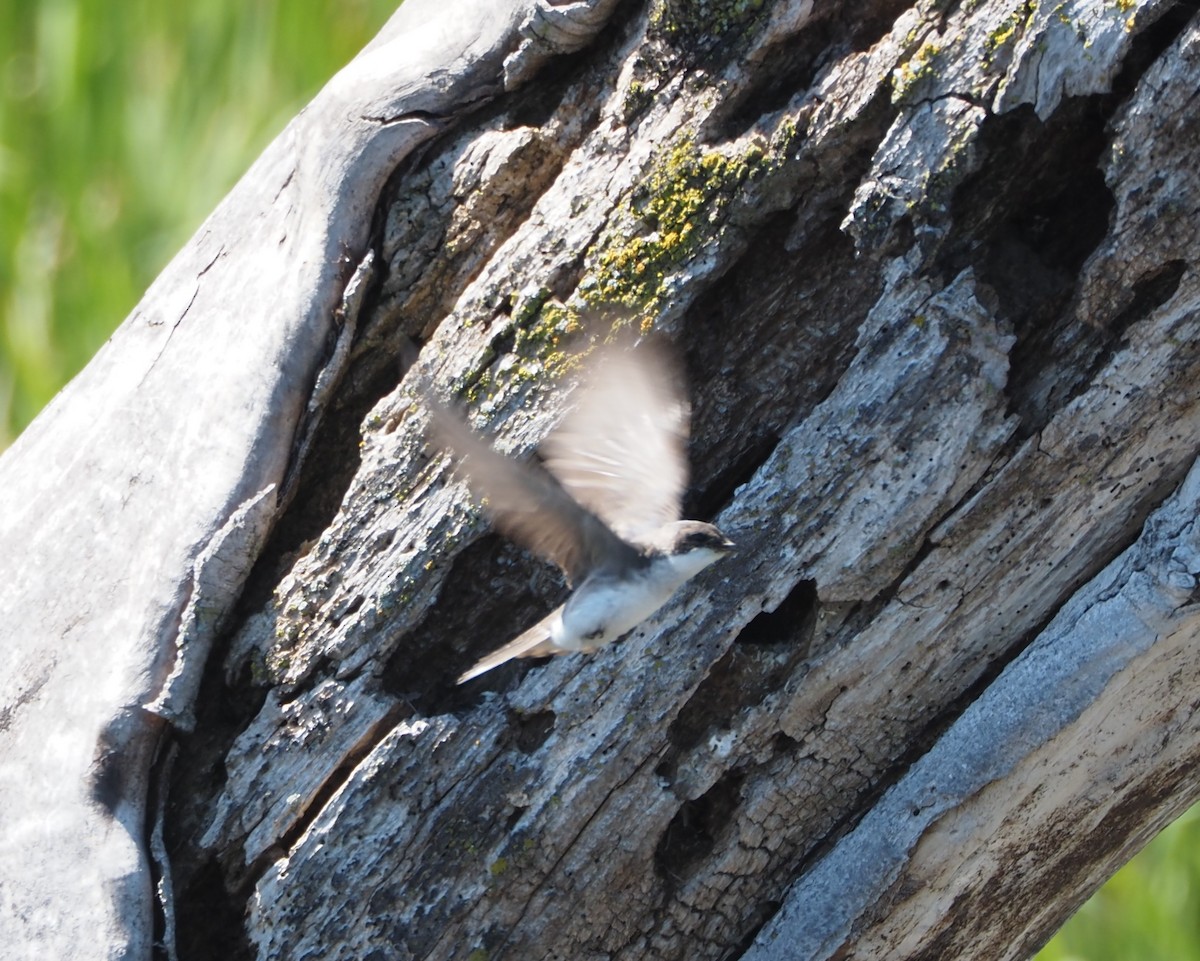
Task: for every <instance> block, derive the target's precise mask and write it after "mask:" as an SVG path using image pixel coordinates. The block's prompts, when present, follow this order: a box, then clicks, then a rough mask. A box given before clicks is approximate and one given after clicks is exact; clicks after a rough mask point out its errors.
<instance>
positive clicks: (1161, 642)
mask: <svg viewBox="0 0 1200 961" xmlns="http://www.w3.org/2000/svg"><path fill="white" fill-rule="evenodd" d="M1198 80H1200V22H1198V18H1197V17H1196V16H1195V14H1194V7H1193V6H1191V5H1185V4H1179V3H1171V2H1162V0H1146V2H1136V0H1122V2H1119V3H1113V2H1102V0H1077V2H1067V3H1062V4H1057V5H1053V6H1052V5H1048V4H1014V3H1008V4H1005V3H1002V2H999V0H977V2H970V3H962V4H953V3H939V2H930V3H920V4H916V5H914V6H912V7H909V6H908V5H907V4H905V3H903V2H886V0H877V2H868V3H866V4H858V5H848V4H826V5H819V4H812V3H810V2H804V0H773V2H772V0H755V2H739V3H732V2H729V3H726V2H715V0H714V2H709V3H704V4H702V3H696V2H684V0H657V2H654V3H650V4H641V3H625V4H620V5H618V4H616V3H615V0H590V2H587V0H581V2H578V3H570V4H567V3H559V4H553V3H551V2H548V0H507V2H497V0H439V2H437V3H435V2H433V0H407V2H406V3H405V4H404V6H403V7H402V8H401V10H400V12H399V13H398V14H397V16H396V17H395V18H393V20H392V22H391V23H389V25H388V26H387V27H386V28H385V29H384V31H383V33H382V34H381V35H380V37H379V38H377V39H376V40H375V41H374V42H373V43H372V44H371V45H370V46H369V47H368V48H367V49H366V50H365V51H364V52H363V54H362V55H361V56H360V57H359V58H357V59H356V60H355V61H354V62H353V63H352V64H350V65H349V66H348V67H347V68H346V70H345V71H343V72H342V73H341V74H339V75H338V76H337V77H336V78H335V79H334V80H333V81H332V82H331V84H330V85H329V87H327V88H326V90H325V91H323V92H322V93H321V95H319V96H318V98H317V99H316V100H315V101H314V102H313V104H311V105H310V107H309V108H308V109H307V110H306V111H305V112H303V113H302V114H301V115H300V116H299V117H298V118H297V119H296V120H295V121H294V122H293V123H292V125H291V126H289V128H288V129H287V130H286V131H285V132H284V134H283V135H281V137H280V138H279V140H278V141H276V143H275V144H273V145H272V147H271V148H270V149H269V150H268V151H267V153H266V154H264V156H263V157H262V158H261V159H260V161H259V162H258V163H257V164H256V165H255V166H254V167H253V168H252V169H251V171H250V172H249V173H248V174H247V176H246V178H245V180H243V182H242V183H241V184H240V185H239V186H238V187H237V188H236V189H235V190H234V191H233V193H232V194H231V195H230V197H229V198H227V200H226V201H225V202H224V203H223V204H222V205H221V207H220V208H218V210H217V211H216V212H215V213H214V214H213V216H212V217H211V218H210V219H209V221H208V222H207V223H206V224H205V225H204V227H202V228H201V230H200V232H199V233H198V234H197V236H196V238H195V239H194V240H193V241H192V243H191V244H190V245H189V246H188V247H187V248H186V249H185V250H184V251H183V252H182V253H181V254H180V255H179V257H178V258H176V260H175V261H174V262H173V263H172V264H171V265H170V267H168V269H167V271H165V272H164V274H163V276H162V277H161V278H160V279H159V280H158V281H157V282H156V284H155V285H154V287H152V288H151V290H150V292H149V293H148V294H147V297H146V299H145V300H144V301H143V303H142V304H141V305H140V306H139V307H138V309H137V310H135V312H134V314H133V315H132V316H131V317H130V319H129V320H128V321H127V322H126V323H125V325H124V326H123V327H122V328H121V329H120V330H119V331H118V333H117V334H116V335H114V338H113V340H112V341H111V342H110V343H109V344H108V345H107V346H106V347H105V349H104V350H103V351H102V352H101V353H100V355H98V356H97V358H96V360H95V361H93V363H92V364H91V365H90V366H89V367H88V369H87V370H86V371H84V373H83V374H81V375H80V377H79V378H77V379H76V381H75V382H73V383H72V384H71V385H70V386H69V387H68V388H67V390H66V391H64V393H63V394H62V395H61V396H60V397H59V398H58V399H57V400H56V402H55V403H54V404H53V405H51V407H50V408H49V409H48V410H47V411H46V412H45V413H44V414H43V415H42V417H40V418H39V419H38V421H36V422H35V423H34V424H33V425H32V426H31V427H30V428H29V430H28V431H27V432H26V433H25V435H24V436H23V437H22V438H21V439H20V440H19V441H18V443H17V444H16V445H14V447H13V448H12V449H10V451H9V452H8V453H7V454H6V455H5V457H4V459H3V461H0V489H2V490H4V492H5V500H6V506H5V511H4V515H3V517H2V518H0V543H2V544H3V545H4V554H3V556H4V557H5V558H7V561H8V563H7V565H6V568H7V569H6V573H5V577H4V578H3V584H0V610H2V611H4V618H3V625H4V626H3V627H2V628H0V631H3V635H4V637H3V640H4V644H5V649H6V650H7V651H8V652H9V662H10V663H11V664H13V665H14V668H13V669H12V671H10V672H6V675H5V677H4V679H3V681H2V682H0V684H2V686H0V691H2V692H3V700H2V701H0V703H2V704H3V705H4V707H3V708H2V709H0V759H3V766H2V767H0V790H2V791H3V793H4V798H5V808H6V810H5V811H4V813H3V814H2V815H0V818H2V820H0V840H2V845H0V942H3V943H5V944H6V945H15V946H16V947H15V948H13V949H12V950H10V951H9V952H8V956H12V957H39V958H40V957H51V956H53V957H60V958H71V959H74V958H92V957H110V956H120V952H121V951H124V952H126V953H125V955H124V956H127V957H130V958H149V957H151V956H152V955H154V954H155V953H156V952H157V953H158V954H160V955H162V956H167V957H178V958H180V959H182V961H196V959H208V958H235V959H236V958H252V957H257V958H263V959H265V958H306V957H320V958H327V959H340V958H345V959H351V958H354V959H361V958H421V959H426V958H429V959H433V958H438V959H441V958H446V959H451V958H472V959H483V958H488V959H496V958H546V959H550V958H571V959H601V958H604V959H608V958H630V959H632V958H637V959H645V958H664V959H666V958H689V959H691V958H713V959H720V958H729V957H736V958H742V959H754V961H766V959H783V958H787V959H810V958H811V959H817V958H832V957H838V958H847V957H863V958H868V957H869V958H877V957H886V958H895V959H904V958H924V957H929V958H934V957H937V958H942V957H961V958H979V959H985V958H986V959H992V958H997V959H999V958H1023V957H1026V956H1028V955H1029V954H1030V953H1032V952H1033V951H1034V950H1035V949H1036V948H1037V946H1038V945H1040V944H1041V943H1042V942H1043V941H1044V940H1045V939H1046V938H1047V937H1048V936H1049V935H1050V934H1051V933H1052V932H1053V931H1054V930H1055V928H1056V927H1057V926H1058V925H1059V924H1061V923H1062V921H1063V920H1064V919H1065V918H1066V917H1067V916H1068V915H1069V914H1070V913H1071V912H1072V911H1073V910H1074V908H1075V907H1076V906H1077V905H1078V904H1079V903H1080V902H1081V901H1082V900H1083V899H1084V898H1085V897H1086V896H1087V895H1088V894H1089V893H1090V892H1091V891H1092V890H1094V889H1095V888H1096V887H1097V886H1098V885H1099V884H1100V883H1101V882H1102V881H1103V880H1104V878H1105V877H1107V876H1108V875H1109V874H1111V873H1112V872H1113V871H1115V870H1116V868H1117V867H1119V866H1120V865H1121V864H1122V863H1123V862H1124V860H1125V859H1127V858H1128V857H1129V856H1130V855H1131V854H1132V853H1133V852H1134V851H1136V850H1137V849H1138V848H1139V847H1140V846H1141V845H1142V844H1144V843H1145V842H1146V841H1147V840H1148V839H1149V838H1150V837H1151V836H1152V835H1153V833H1154V832H1155V831H1157V830H1158V829H1159V828H1161V827H1162V826H1163V825H1164V824H1166V823H1167V822H1168V821H1169V820H1170V819H1171V818H1172V817H1174V816H1175V815H1177V814H1178V813H1180V812H1181V811H1182V810H1183V809H1184V808H1185V807H1186V806H1187V805H1188V804H1189V803H1190V802H1192V801H1194V800H1195V799H1196V798H1197V796H1198V795H1200V783H1198V780H1197V777H1196V774H1195V770H1196V767H1195V764H1196V760H1197V758H1198V757H1200V720H1198V718H1197V710H1198V707H1200V702H1198V701H1197V699H1196V695H1195V691H1196V690H1197V686H1198V684H1200V643H1198V642H1197V632H1198V629H1200V606H1198V605H1197V604H1196V603H1195V593H1196V590H1197V581H1196V578H1197V576H1198V575H1200V532H1197V531H1196V530H1195V523H1194V518H1195V517H1196V515H1197V513H1198V512H1200V468H1196V467H1195V464H1196V458H1197V452H1198V451H1200V396H1198V395H1197V392H1196V389H1195V385H1196V383H1197V382H1198V381H1200V310H1198V308H1200V277H1198V276H1197V272H1196V251H1197V245H1196V242H1195V227H1194V221H1195V211H1196V210H1197V209H1200V176H1198V175H1197V172H1196V171H1197V170H1200V122H1198V120H1200V117H1198V114H1197V102H1196V98H1195V90H1196V87H1197V82H1198ZM614 323H615V324H616V325H618V326H632V325H641V327H642V328H643V329H649V328H650V327H651V326H653V327H654V328H656V329H657V330H659V331H661V332H662V334H663V335H665V336H667V337H668V338H670V339H671V340H673V341H674V342H675V343H676V344H677V345H678V348H679V350H680V352H681V354H682V355H683V358H684V361H685V365H686V369H687V372H688V375H689V381H690V384H691V391H692V400H693V435H692V439H691V452H690V453H691V464H692V487H691V489H690V490H689V493H688V497H687V502H686V509H685V514H686V516H689V517H696V518H704V519H715V520H716V521H717V523H718V524H719V525H720V526H721V528H722V529H723V530H724V531H726V533H728V534H729V535H730V536H731V537H732V538H733V539H734V540H735V541H736V542H737V543H738V546H739V549H740V550H739V553H738V555H737V556H735V557H733V558H731V559H727V560H725V561H722V562H721V564H719V565H717V566H715V567H713V568H711V569H709V570H708V571H706V572H705V573H704V574H702V575H701V576H700V577H698V578H697V579H696V580H695V581H693V582H691V583H690V584H689V585H688V586H687V587H685V588H684V589H683V590H682V591H681V592H680V594H679V595H678V597H677V598H676V599H675V601H674V602H672V603H671V604H670V605H668V607H666V608H664V609H663V610H662V611H661V612H660V613H659V614H658V615H656V616H655V617H654V618H652V619H651V620H650V621H649V622H647V623H646V624H645V625H643V627H641V628H639V629H638V630H636V631H635V632H633V634H632V635H631V636H630V637H629V638H628V639H626V640H625V641H624V642H622V643H620V644H617V645H614V646H613V647H610V648H608V649H605V650H604V651H602V652H600V653H598V654H596V655H594V656H591V657H585V656H574V657H564V658H558V659H555V660H554V661H552V662H550V663H541V662H534V663H530V662H521V663H516V664H513V665H510V666H507V667H505V668H503V669H500V670H497V671H496V672H494V673H492V674H489V675H487V676H486V677H485V678H484V679H482V680H480V681H477V682H474V683H472V684H470V685H467V686H464V687H456V686H455V685H454V678H455V676H456V675H457V674H458V673H459V672H460V671H462V670H463V669H465V668H466V667H467V666H469V665H470V664H471V663H472V661H473V660H474V659H475V658H476V657H478V656H479V655H481V654H483V653H485V652H487V651H489V650H491V649H493V648H494V647H496V646H498V645H499V644H501V643H502V642H504V641H506V640H508V639H509V638H510V637H511V636H513V635H515V634H516V633H518V632H519V631H520V630H521V629H522V628H524V627H526V626H528V625H529V624H531V623H532V622H533V621H534V620H535V619H536V618H538V617H539V616H541V615H542V614H544V613H545V612H546V611H548V610H549V609H550V608H551V607H552V606H554V605H555V604H557V603H560V602H561V600H562V598H563V597H564V596H565V587H564V586H563V585H562V584H561V582H560V581H559V580H558V579H557V576H556V575H555V573H554V572H553V571H552V570H551V569H550V568H548V567H546V566H545V565H544V564H542V563H541V562H539V561H537V560H536V559H534V558H532V557H531V556H529V555H528V554H526V553H525V552H523V551H521V550H519V549H517V548H516V547H514V546H512V545H511V544H509V543H507V542H506V541H504V540H502V539H500V538H498V537H496V536H494V535H491V534H489V533H488V528H487V522H486V518H485V517H484V516H483V515H482V514H481V512H480V511H479V510H478V508H477V507H475V506H473V505H472V504H471V502H470V499H469V497H468V495H467V493H466V491H465V489H464V488H463V487H462V485H460V484H458V483H457V482H455V480H454V478H453V475H452V474H451V472H450V470H449V467H448V464H447V461H446V459H445V458H444V457H442V456H441V455H440V454H438V453H437V452H436V451H433V450H430V449H429V448H428V446H427V445H426V444H425V441H424V422H425V414H424V412H423V404H422V402H421V398H422V392H423V391H425V390H431V391H432V392H433V393H434V394H435V395H437V396H438V397H441V398H442V399H452V398H457V399H460V400H462V401H464V402H465V403H467V404H468V406H469V408H470V410H471V411H472V417H473V420H474V423H475V426H476V427H478V428H479V429H481V430H483V431H485V432H488V433H490V434H492V435H493V436H494V437H495V438H496V439H497V442H498V443H499V445H500V446H501V447H502V448H503V449H504V450H506V451H509V452H512V453H513V454H514V455H516V456H527V455H529V454H530V453H531V452H532V450H533V448H534V447H535V446H536V444H537V443H538V441H539V440H540V439H541V438H542V437H544V436H545V434H546V433H547V431H548V430H549V429H550V428H551V427H552V426H553V425H554V423H555V421H556V419H557V417H558V416H559V414H560V413H561V411H562V409H563V403H564V397H563V392H562V391H561V390H560V389H558V388H559V387H560V386H561V384H562V383H563V382H564V372H565V370H566V369H567V368H568V367H569V366H570V362H569V355H570V353H571V352H572V351H573V350H575V349H577V348H578V347H579V346H581V345H583V344H584V343H585V342H586V341H587V339H588V338H589V337H591V336H594V335H595V334H596V333H597V332H598V330H600V329H601V328H603V329H607V327H608V326H609V325H610V324H614ZM156 943H157V945H158V947H155V944H156Z"/></svg>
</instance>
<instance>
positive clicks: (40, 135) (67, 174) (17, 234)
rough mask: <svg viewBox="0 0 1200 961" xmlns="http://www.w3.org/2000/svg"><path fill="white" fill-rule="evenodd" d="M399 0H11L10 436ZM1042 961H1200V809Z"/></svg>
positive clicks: (2, 169) (5, 196)
mask: <svg viewBox="0 0 1200 961" xmlns="http://www.w3.org/2000/svg"><path fill="white" fill-rule="evenodd" d="M395 3H396V0H286V2H285V0H250V2H246V0H190V2H184V3H177V4H172V3H163V2H162V0H0V449H3V448H4V447H5V446H7V444H8V443H10V442H11V441H12V439H13V438H14V437H15V436H16V434H17V433H18V432H19V431H20V430H21V428H22V427H24V426H25V424H27V423H28V422H29V421H30V420H31V419H32V418H33V416H34V415H35V414H36V413H37V411H38V410H40V409H41V407H42V406H43V405H44V404H45V403H46V402H47V401H48V400H49V399H50V398H51V397H52V396H53V395H54V393H55V391H57V390H58V389H59V388H60V387H61V386H62V385H63V384H64V383H65V382H66V381H67V380H68V379H70V377H71V376H72V375H74V374H75V373H76V371H78V370H79V369H80V368H81V367H82V366H83V365H84V364H85V363H86V362H87V360H88V358H89V357H91V356H92V354H93V353H95V351H96V349H97V348H98V347H99V346H100V344H101V343H102V342H103V341H104V339H105V338H106V337H107V336H108V335H109V333H110V332H111V331H112V330H113V329H114V328H115V327H116V326H117V324H119V323H120V322H121V320H123V319H124V317H125V316H126V314H128V313H129V311H130V310H131V309H132V308H133V306H134V305H135V304H136V303H137V301H138V299H139V298H140V297H141V294H142V292H143V291H144V290H145V289H146V287H147V286H148V285H149V283H150V281H151V280H153V279H154V277H155V275H156V274H157V273H158V272H159V271H160V270H161V269H162V268H163V266H164V265H165V264H166V262H167V260H168V259H169V258H170V257H171V256H172V255H173V254H174V253H175V251H177V250H178V249H179V248H180V247H181V246H182V245H183V244H184V243H185V242H186V241H187V239H188V237H189V236H191V234H192V232H193V231H194V230H195V229H196V227H197V226H199V224H200V222H201V220H202V219H203V218H204V217H205V216H206V215H207V214H208V212H209V211H211V210H212V208H213V207H214V206H215V205H216V203H217V201H219V200H220V199H221V197H222V196H224V194H225V193H226V191H228V189H229V188H230V187H231V186H232V185H233V183H234V182H235V181H236V180H237V178H238V177H239V176H241V174H242V172H243V171H245V170H246V168H247V167H248V166H249V164H250V162H251V161H252V160H253V159H254V157H255V156H257V154H258V153H259V151H261V150H262V148H263V147H265V146H266V144H267V143H268V142H269V141H270V139H271V138H272V137H273V136H274V135H275V134H276V133H278V132H279V130H281V129H282V128H283V126H284V124H285V123H286V122H287V121H288V120H289V119H290V118H291V117H292V116H293V115H294V114H295V113H296V111H297V110H298V109H299V108H300V107H301V106H303V105H304V103H306V102H307V101H308V99H309V98H310V97H311V96H312V95H313V94H314V93H316V91H317V90H318V89H320V87H321V85H322V84H323V83H324V82H325V81H326V80H327V79H328V78H329V77H330V76H332V75H333V73H334V72H335V71H336V70H337V69H338V68H339V67H341V66H342V65H343V64H344V63H345V62H346V61H347V60H349V59H350V58H351V57H353V56H354V54H355V53H356V52H357V51H358V50H359V48H361V47H362V45H363V44H365V43H366V42H367V40H369V39H370V38H371V37H372V36H373V35H374V34H375V32H376V31H377V30H378V29H379V27H381V26H382V25H383V23H384V22H385V21H386V19H387V18H388V16H390V14H391V13H392V11H393V10H394V7H395ZM1038 957H1039V961H1108V959H1114V961H1116V959H1120V961H1133V959H1136V961H1192V959H1194V961H1200V807H1196V808H1193V809H1192V810H1191V812H1189V813H1188V814H1187V815H1185V816H1184V817H1183V818H1182V819H1180V820H1179V821H1177V822H1176V823H1175V824H1174V825H1172V826H1171V827H1170V828H1168V830H1166V831H1165V832H1163V833H1162V834H1161V835H1160V836H1159V837H1158V838H1157V839H1156V840H1155V841H1154V842H1153V843H1152V844H1151V845H1150V846H1149V847H1148V848H1147V849H1146V850H1145V851H1143V852H1142V853H1141V854H1140V855H1138V857H1137V858H1135V859H1134V860H1133V861H1132V862H1130V864H1129V865H1128V866H1127V867H1126V868H1125V869H1124V870H1122V871H1121V872H1120V874H1118V875H1117V876H1116V877H1115V878H1113V879H1112V881H1111V882H1109V884H1108V885H1106V886H1105V887H1104V888H1103V889H1102V890H1101V891H1100V892H1099V893H1098V894H1097V895H1096V896H1095V897H1094V898H1093V899H1092V900H1091V901H1089V902H1088V904H1087V905H1085V906H1084V907H1083V908H1082V909H1081V910H1080V911H1079V913H1078V914H1077V915H1076V916H1075V918H1074V919H1072V921H1071V922H1070V923H1069V924H1068V925H1067V927H1066V928H1065V929H1064V930H1063V931H1062V932H1061V933H1060V934H1059V936H1058V937H1056V938H1055V939H1054V941H1052V942H1051V943H1050V945H1048V946H1047V947H1046V949H1045V950H1044V951H1043V952H1042V953H1041V954H1040V955H1039V956H1038Z"/></svg>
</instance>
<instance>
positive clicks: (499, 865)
mask: <svg viewBox="0 0 1200 961" xmlns="http://www.w3.org/2000/svg"><path fill="white" fill-rule="evenodd" d="M507 870H508V858H496V860H495V861H493V862H492V864H491V867H489V868H488V873H489V874H490V875H491V876H492V877H494V878H498V877H500V875H502V874H504V872H506V871H507Z"/></svg>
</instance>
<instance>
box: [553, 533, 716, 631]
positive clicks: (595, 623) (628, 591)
mask: <svg viewBox="0 0 1200 961" xmlns="http://www.w3.org/2000/svg"><path fill="white" fill-rule="evenodd" d="M719 556H720V555H718V554H717V553H715V552H713V551H706V550H697V551H691V552H690V553H687V554H683V555H680V556H677V557H667V558H660V559H659V560H657V561H656V562H655V563H654V564H653V565H652V566H651V567H650V568H649V569H648V570H647V571H643V572H639V573H638V574H636V575H634V576H633V577H632V578H629V579H627V580H616V579H613V578H592V579H590V580H587V581H584V583H582V584H580V585H579V589H578V590H577V591H576V592H575V593H574V594H572V595H571V597H570V599H569V600H568V601H567V603H566V606H565V607H564V608H563V612H562V616H561V617H560V618H559V619H558V620H557V622H556V623H555V624H554V626H553V628H552V629H551V634H552V636H553V638H554V642H555V643H556V644H557V645H558V646H559V647H562V648H564V649H565V650H571V651H590V650H595V649H596V648H598V647H602V646H603V645H605V644H608V643H611V642H612V641H615V640H616V639H617V638H618V637H620V636H621V635H622V634H624V633H625V632H626V631H629V630H632V629H633V628H634V627H636V626H637V625H638V624H640V623H641V622H642V621H644V620H645V619H646V618H647V617H649V616H650V615H651V614H653V613H654V612H655V611H657V610H658V609H659V608H660V607H662V606H663V605H664V604H665V603H666V602H667V601H668V600H670V598H671V595H672V594H674V593H675V591H676V590H677V589H678V588H679V587H680V585H682V584H683V583H684V582H685V581H687V580H688V579H689V578H691V577H692V576H694V575H695V574H697V573H699V572H700V571H702V570H703V569H704V568H706V567H707V566H708V565H709V564H711V563H712V562H713V561H715V560H716V559H717V558H718V557H719Z"/></svg>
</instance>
